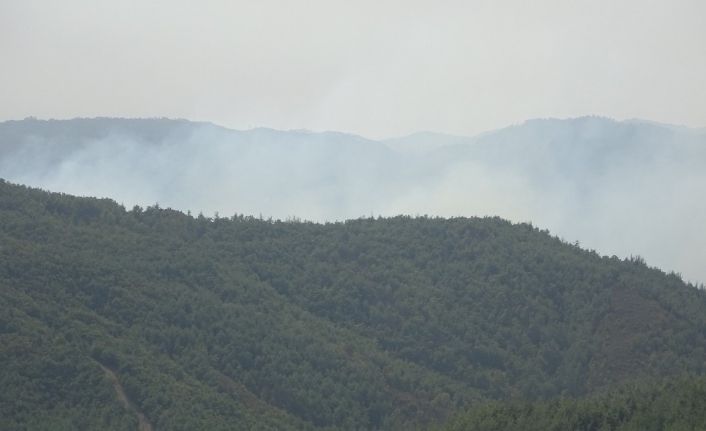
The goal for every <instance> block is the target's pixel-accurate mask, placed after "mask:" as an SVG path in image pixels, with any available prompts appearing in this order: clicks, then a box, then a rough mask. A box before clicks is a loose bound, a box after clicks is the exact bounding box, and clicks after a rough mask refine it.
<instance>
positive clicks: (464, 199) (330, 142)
mask: <svg viewBox="0 0 706 431" xmlns="http://www.w3.org/2000/svg"><path fill="white" fill-rule="evenodd" d="M705 168H706V133H705V132H704V130H703V129H689V128H685V127H681V126H672V125H664V124H659V123H654V122H649V121H642V120H628V121H614V120H611V119H607V118H600V117H582V118H575V119H568V120H557V119H538V120H529V121H527V122H525V123H522V124H519V125H514V126H510V127H507V128H504V129H500V130H496V131H491V132H487V133H484V134H482V135H479V136H476V137H461V136H451V135H443V134H436V133H431V132H422V133H417V134H413V135H410V136H406V137H402V138H396V139H387V140H381V141H376V140H371V139H366V138H363V137H360V136H355V135H350V134H344V133H337V132H321V133H319V132H309V131H301V130H296V131H280V130H273V129H265V128H260V129H252V130H246V131H238V130H230V129H226V128H223V127H219V126H216V125H213V124H210V123H196V122H190V121H186V120H169V119H113V118H96V119H74V120H65V121H53V120H50V121H44V120H36V119H26V120H22V121H7V122H4V123H0V178H5V179H7V180H10V181H13V182H18V183H22V184H27V185H31V186H35V187H41V188H44V189H49V190H53V191H61V192H66V193H72V194H77V195H85V196H105V197H110V198H113V199H115V200H117V201H118V202H122V203H124V204H125V205H126V206H128V207H131V206H133V205H135V204H138V205H141V206H148V205H154V204H155V203H158V204H159V205H160V206H162V207H172V208H176V209H181V210H191V211H193V212H194V213H198V212H203V213H204V214H206V215H208V216H211V215H213V214H214V213H215V212H218V213H219V214H220V215H231V214H233V213H239V214H252V215H256V216H259V215H262V216H263V217H265V218H267V217H275V218H283V219H285V218H288V217H298V218H302V219H311V220H343V219H349V218H356V217H360V216H370V215H384V216H391V215H396V214H412V215H414V214H431V215H442V216H456V215H464V216H471V215H499V216H501V217H504V218H508V219H510V220H515V221H531V222H533V223H534V224H536V225H538V226H541V227H546V228H549V229H550V231H551V232H552V233H554V234H556V235H559V236H561V237H563V238H565V239H567V240H569V241H579V242H580V243H581V244H582V245H584V246H586V247H589V248H594V249H596V250H598V251H599V252H601V253H604V254H608V255H612V254H616V255H619V256H621V257H625V256H628V255H630V254H639V255H641V256H643V257H645V258H646V259H647V262H648V263H649V264H651V265H657V266H659V267H661V268H664V269H666V270H674V271H677V272H681V273H683V274H684V276H685V277H686V278H687V279H689V280H693V281H706V269H705V268H706V265H704V262H706V229H703V220H706V169H705Z"/></svg>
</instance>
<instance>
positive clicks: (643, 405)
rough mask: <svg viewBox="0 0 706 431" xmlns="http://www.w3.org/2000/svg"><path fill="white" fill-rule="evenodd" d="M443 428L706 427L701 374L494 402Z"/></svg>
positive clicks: (666, 430) (639, 430) (579, 430)
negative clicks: (579, 394)
mask: <svg viewBox="0 0 706 431" xmlns="http://www.w3.org/2000/svg"><path fill="white" fill-rule="evenodd" d="M441 429H442V430H443V431H565V430H575V431H604V430H610V431H697V430H704V429H706V378H704V377H703V376H702V377H700V378H697V379H693V378H685V377H679V378H672V379H667V380H664V381H661V382H649V383H648V382H643V383H640V384H630V385H625V386H622V387H619V388H616V389H614V390H612V391H610V392H608V393H603V394H600V395H595V396H590V397H586V398H583V399H569V398H567V399H556V400H551V401H539V402H517V401H515V402H504V403H501V402H494V403H489V404H483V405H481V406H477V407H474V408H472V409H471V410H470V411H469V412H467V413H464V414H462V415H459V416H458V417H456V418H454V419H452V420H450V421H449V423H447V424H446V425H445V426H444V427H443V428H441Z"/></svg>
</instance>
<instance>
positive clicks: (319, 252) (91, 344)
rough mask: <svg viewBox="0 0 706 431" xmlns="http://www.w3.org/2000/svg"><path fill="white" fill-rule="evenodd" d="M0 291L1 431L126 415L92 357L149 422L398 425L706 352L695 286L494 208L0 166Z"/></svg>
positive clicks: (705, 304) (696, 359) (99, 424)
mask: <svg viewBox="0 0 706 431" xmlns="http://www.w3.org/2000/svg"><path fill="white" fill-rule="evenodd" d="M0 309H1V310H2V312H1V313H0V338H1V339H2V342H1V343H0V346H2V347H1V348H2V354H0V361H1V362H2V363H1V364H0V369H1V370H2V372H0V381H2V383H3V387H5V388H10V389H8V390H6V391H4V392H3V394H2V395H0V396H1V397H2V399H1V400H0V401H1V402H0V408H1V409H2V412H1V413H2V414H0V417H2V418H3V419H2V421H4V422H2V428H3V429H20V428H24V427H27V426H29V427H34V428H41V427H42V426H45V427H46V426H48V425H47V424H59V425H57V427H56V428H54V429H61V427H62V426H63V427H64V428H66V429H72V428H74V429H75V428H76V427H81V426H83V427H86V428H103V429H134V428H135V427H136V425H137V418H136V417H135V414H134V412H133V411H130V410H125V409H124V408H123V407H122V405H121V404H120V401H119V399H118V398H117V397H116V395H115V392H114V389H113V386H112V383H111V381H110V380H109V379H108V378H107V377H106V376H105V373H104V370H103V368H102V367H105V368H108V369H110V370H112V371H113V372H114V373H115V375H116V376H117V378H118V379H119V382H120V383H121V384H122V386H123V388H124V390H125V393H126V395H127V396H128V397H129V399H130V400H131V401H132V402H133V403H134V405H135V406H136V409H137V411H140V412H142V413H144V415H145V416H146V418H147V419H148V420H149V421H150V422H151V423H152V424H153V425H154V426H155V428H156V429H243V428H250V429H327V428H343V429H357V428H364V429H408V428H410V427H413V426H420V425H428V424H432V423H439V422H441V421H443V420H444V419H445V418H447V417H449V415H451V414H453V413H454V412H455V411H457V410H458V409H460V408H465V407H468V406H471V405H475V403H476V402H478V401H480V400H483V399H504V398H507V397H516V396H523V397H528V398H545V397H552V396H555V395H560V394H585V393H590V392H593V391H595V390H599V389H602V388H605V387H608V386H610V385H612V384H614V383H615V382H620V381H629V380H633V379H639V378H644V377H650V376H664V375H670V374H675V373H681V372H693V373H703V372H704V371H706V370H705V369H704V367H705V364H704V359H703V358H704V351H705V348H706V312H705V310H706V294H704V292H703V291H700V290H698V289H696V288H695V287H694V286H691V285H685V284H684V283H683V282H682V281H681V280H680V279H679V278H678V277H676V276H673V275H671V276H670V275H665V274H664V273H662V272H660V271H658V270H656V269H650V268H648V267H646V266H645V265H644V263H643V262H642V261H641V260H639V259H636V260H632V261H621V260H619V259H617V258H602V257H600V256H598V255H596V254H595V253H591V252H587V251H584V250H581V249H580V248H578V247H576V246H572V245H568V244H566V243H563V242H561V241H559V240H558V239H556V238H553V237H551V236H549V235H548V234H547V233H546V232H543V231H539V230H537V229H536V228H533V227H531V226H528V225H513V224H511V223H508V222H506V221H503V220H501V219H497V218H483V219H464V218H460V219H429V218H409V217H397V218H390V219H360V220H355V221H349V222H345V223H335V224H314V223H301V222H272V221H267V220H259V219H254V218H250V217H242V216H238V217H232V218H228V219H224V218H218V219H208V218H205V217H198V218H193V217H189V216H186V215H184V214H181V213H179V212H176V211H173V210H163V209H159V208H157V207H150V208H146V209H141V208H135V209H133V210H132V211H126V210H125V209H124V208H122V207H121V206H119V205H117V204H116V203H114V202H112V201H109V200H99V199H91V198H75V197H72V196H67V195H60V194H53V193H47V192H42V191H39V190H34V189H28V188H26V187H22V186H16V185H12V184H10V183H6V182H2V183H0ZM35 412H41V413H40V414H35Z"/></svg>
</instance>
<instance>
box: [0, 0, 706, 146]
mask: <svg viewBox="0 0 706 431" xmlns="http://www.w3.org/2000/svg"><path fill="white" fill-rule="evenodd" d="M0 101H1V102H0V120H8V119H21V118H24V117H26V116H36V117H39V118H71V117H77V116H81V117H95V116H118V117H179V118H188V119H193V120H206V121H212V122H215V123H218V124H221V125H224V126H228V127H233V128H239V129H244V128H251V127H258V126H267V127H273V128H279V129H290V128H307V129H312V130H340V131H347V132H353V133H358V134H362V135H364V136H369V137H373V138H381V137H391V136H399V135H404V134H408V133H411V132H415V131H419V130H434V131H439V132H447V133H454V134H463V135H472V134H475V133H478V132H482V131H485V130H490V129H494V128H498V127H503V126H506V125H509V124H514V123H518V122H521V121H523V120H525V119H528V118H537V117H574V116H581V115H588V114H596V115H604V116H610V117H613V118H617V119H626V118H643V119H649V120H655V121H661V122H667V123H675V124H684V125H688V126H694V127H702V126H706V1H703V0H663V1H650V0H625V1H622V0H621V1H616V0H609V1H605V0H590V1H568V0H557V1H526V0H513V1H410V0H407V1H385V0H377V1H369V0H362V1H361V0H359V1H335V0H316V1H291V0H290V1H272V0H264V1H263V0H258V1H215V0H212V1H188V2H187V1H175V0H170V1H145V0H140V1H133V0H119V1H112V0H111V1H100V0H85V1H84V0H63V1H53V0H52V1H31V0H17V1H10V0H0Z"/></svg>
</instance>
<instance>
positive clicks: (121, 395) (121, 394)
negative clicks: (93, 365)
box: [98, 363, 154, 431]
mask: <svg viewBox="0 0 706 431" xmlns="http://www.w3.org/2000/svg"><path fill="white" fill-rule="evenodd" d="M98 365H99V366H100V367H101V369H103V371H104V372H105V375H106V376H108V378H109V379H110V382H111V383H112V384H113V388H114V389H115V393H116V394H117V395H118V399H119V400H120V402H121V403H122V405H123V406H124V407H125V408H126V409H128V410H131V411H133V412H135V414H136V415H137V422H138V425H137V430H138V431H154V428H153V427H152V424H151V423H150V421H149V420H148V419H147V417H146V416H145V415H144V414H143V413H142V412H141V411H140V410H138V409H137V406H135V404H134V403H133V402H132V401H130V398H128V397H127V394H126V393H125V390H124V389H123V385H121V384H120V380H118V376H117V375H116V374H115V372H114V371H113V370H111V369H110V368H108V367H106V366H105V365H103V364H101V363H99V364H98Z"/></svg>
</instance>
